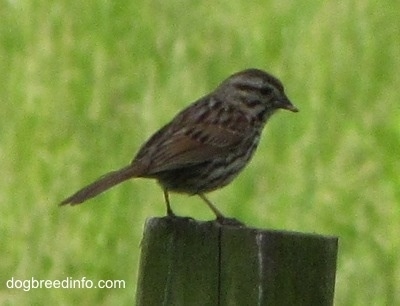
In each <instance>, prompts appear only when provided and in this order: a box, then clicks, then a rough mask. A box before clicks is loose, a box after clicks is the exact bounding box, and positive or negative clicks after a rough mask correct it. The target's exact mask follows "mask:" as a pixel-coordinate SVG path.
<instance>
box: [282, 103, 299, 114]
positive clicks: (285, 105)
mask: <svg viewBox="0 0 400 306" xmlns="http://www.w3.org/2000/svg"><path fill="white" fill-rule="evenodd" d="M282 108H283V109H287V110H290V111H291V112H293V113H297V112H298V111H299V109H298V108H297V107H296V106H294V105H293V104H292V103H290V102H289V103H288V104H284V105H282Z"/></svg>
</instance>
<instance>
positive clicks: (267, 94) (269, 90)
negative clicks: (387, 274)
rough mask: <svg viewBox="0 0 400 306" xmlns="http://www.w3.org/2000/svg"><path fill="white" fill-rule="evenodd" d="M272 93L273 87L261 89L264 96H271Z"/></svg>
mask: <svg viewBox="0 0 400 306" xmlns="http://www.w3.org/2000/svg"><path fill="white" fill-rule="evenodd" d="M272 91H273V88H272V87H262V88H260V93H261V94H262V95H263V96H269V95H270V94H271V93H272Z"/></svg>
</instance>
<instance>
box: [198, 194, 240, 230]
mask: <svg viewBox="0 0 400 306" xmlns="http://www.w3.org/2000/svg"><path fill="white" fill-rule="evenodd" d="M198 196H199V197H200V198H201V199H202V200H203V201H204V202H206V204H207V206H208V207H209V208H210V209H211V210H212V211H213V213H214V214H215V216H216V217H217V222H218V223H219V224H221V225H231V226H245V224H244V223H242V222H240V221H239V220H237V219H235V218H227V217H225V216H224V215H223V214H222V213H221V212H220V211H219V210H218V209H217V208H216V207H215V206H214V204H213V203H211V201H210V200H209V199H207V198H206V196H205V195H204V194H203V193H199V194H198Z"/></svg>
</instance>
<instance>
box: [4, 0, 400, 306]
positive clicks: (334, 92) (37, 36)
mask: <svg viewBox="0 0 400 306" xmlns="http://www.w3.org/2000/svg"><path fill="white" fill-rule="evenodd" d="M399 20H400V2H398V1H388V0H386V1H372V0H359V1H333V0H332V1H288V0H275V1H272V0H269V1H254V2H251V1H245V0H234V1H232V0H230V1H219V2H218V3H216V2H211V1H203V2H200V1H178V0H173V1H126V0H122V1H109V0H103V1H94V0H88V1H76V0H72V1H69V0H68V1H67V0H55V1H40V0H30V1H19V0H0V78H1V80H0V101H1V111H0V171H1V175H0V204H1V205H0V213H1V221H0V250H1V260H0V304H1V305H28V304H29V305H43V304H58V305H70V304H73V303H76V302H78V301H79V303H80V304H84V305H111V304H112V305H130V304H132V303H133V301H134V295H135V288H136V276H137V275H136V274H137V267H138V254H139V251H140V240H141V233H142V229H143V225H144V222H145V220H146V218H149V217H151V216H162V215H163V214H164V212H165V207H164V201H163V197H162V192H161V189H160V188H159V186H157V184H156V183H155V182H153V181H151V180H136V181H131V182H128V183H125V184H124V185H121V186H119V187H117V188H115V189H113V190H112V191H109V192H108V193H106V194H104V195H102V196H99V197H98V198H95V199H93V200H91V201H90V202H89V203H86V204H85V205H82V206H79V207H66V208H62V209H61V208H59V207H58V206H57V203H58V202H59V201H60V200H62V199H63V198H64V197H66V196H68V195H70V194H71V193H72V192H74V191H76V189H78V188H80V187H82V186H83V185H84V184H86V183H89V182H91V181H92V180H94V179H95V178H97V177H98V176H100V175H102V174H104V173H105V172H107V171H110V170H113V169H116V168H119V167H121V166H123V165H126V164H127V163H128V162H130V160H131V159H132V157H133V156H134V154H135V153H136V151H137V150H138V148H139V147H140V145H141V144H142V143H143V141H145V140H146V139H147V137H148V136H150V135H151V134H152V133H153V132H154V131H156V130H157V129H158V128H159V127H161V126H162V125H163V124H164V123H166V122H167V121H168V120H170V119H171V118H172V116H173V115H174V114H175V113H176V112H177V111H179V110H180V109H182V108H183V107H185V106H186V105H188V104H189V103H190V102H192V101H194V100H195V99H197V98H199V97H201V96H202V95H204V94H205V93H207V92H209V91H210V90H212V89H213V88H214V87H215V86H216V85H217V84H218V83H219V82H220V81H221V80H223V79H224V78H226V77H227V76H228V75H230V74H231V73H233V72H236V71H238V70H241V69H244V68H248V67H258V68H262V69H265V70H267V71H270V72H272V73H273V74H275V75H276V76H278V77H279V78H280V79H281V80H282V82H283V83H284V84H285V87H286V92H287V94H288V96H289V97H290V98H291V100H292V101H293V103H294V104H295V105H296V106H297V107H299V108H300V110H301V111H300V113H297V114H293V113H289V112H284V111H281V112H279V114H277V115H276V116H274V117H273V118H272V120H271V121H270V122H269V123H268V125H267V128H266V130H265V132H264V134H263V137H262V141H261V143H260V147H259V150H258V152H257V153H256V155H255V157H254V159H253V161H252V163H251V164H250V165H249V166H248V168H247V169H246V170H245V171H244V172H243V173H242V174H241V175H240V177H239V178H238V179H237V180H236V181H235V182H234V183H232V184H231V185H230V186H228V187H226V188H224V189H222V190H220V191H217V192H214V193H212V194H210V199H211V200H212V201H214V202H215V203H217V206H218V207H219V208H220V209H221V210H222V211H223V212H225V214H226V215H228V216H234V217H237V218H239V219H241V220H243V221H244V222H245V223H247V224H248V225H251V226H256V227H262V228H274V229H286V230H295V231H301V232H315V233H320V234H327V235H337V236H339V237H340V251H339V258H338V270H337V285H336V295H335V301H336V305H400V290H399V287H398V286H399V282H400V256H399V254H400V243H399V241H400V238H399V236H400V235H399V232H400V178H399V173H398V172H399V169H400V161H399V160H400V158H399V153H400V106H399V101H400V90H399V85H400V73H399V72H400V23H399ZM172 202H173V208H174V210H175V211H176V212H177V213H178V214H180V215H190V216H193V217H196V218H198V219H201V220H208V219H211V218H213V216H212V214H211V212H210V211H209V210H208V208H207V207H206V206H205V205H204V204H203V203H202V202H201V200H200V199H198V198H197V197H187V196H184V195H173V196H172ZM11 277H14V278H15V279H21V280H24V279H31V278H32V277H34V278H35V279H51V280H55V279H59V280H63V279H65V278H68V277H71V278H73V279H81V278H82V277H86V278H88V279H92V280H99V279H122V280H125V282H126V288H125V289H34V290H33V289H32V290H31V291H29V292H25V291H23V290H21V289H19V290H18V289H7V287H6V285H5V284H6V281H7V280H8V279H10V278H11Z"/></svg>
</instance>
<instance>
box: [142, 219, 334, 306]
mask: <svg viewBox="0 0 400 306" xmlns="http://www.w3.org/2000/svg"><path fill="white" fill-rule="evenodd" d="M337 246H338V239H337V238H336V237H326V236H320V235H313V234H302V233H295V232H288V231H276V230H260V229H254V228H248V227H233V226H221V225H219V224H217V223H216V222H199V221H195V220H192V219H187V218H168V217H165V218H152V219H149V220H147V222H146V225H145V230H144V236H143V240H142V250H141V259H140V267H139V276H138V286H137V294H136V304H137V305H143V306H144V305H145V306H152V305H322V306H323V305H333V295H334V285H335V270H336V256H337Z"/></svg>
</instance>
